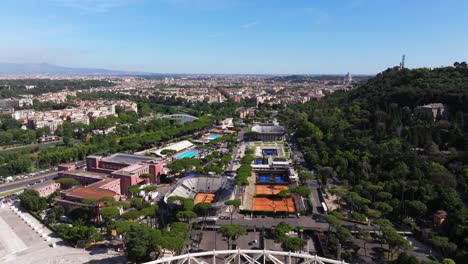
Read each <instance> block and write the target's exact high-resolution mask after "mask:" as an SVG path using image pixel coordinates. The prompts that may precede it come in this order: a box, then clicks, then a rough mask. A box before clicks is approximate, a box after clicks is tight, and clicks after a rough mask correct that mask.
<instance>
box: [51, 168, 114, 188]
mask: <svg viewBox="0 0 468 264" xmlns="http://www.w3.org/2000/svg"><path fill="white" fill-rule="evenodd" d="M107 177H108V174H106V173H98V172H92V171H82V170H61V169H60V167H59V171H58V178H72V179H75V180H77V181H78V182H79V183H80V184H81V185H84V186H86V185H90V184H93V183H96V182H99V181H102V180H104V179H106V178H107Z"/></svg>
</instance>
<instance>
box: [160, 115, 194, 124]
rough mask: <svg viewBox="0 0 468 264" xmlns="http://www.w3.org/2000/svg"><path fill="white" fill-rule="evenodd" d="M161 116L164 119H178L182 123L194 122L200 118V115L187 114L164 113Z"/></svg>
mask: <svg viewBox="0 0 468 264" xmlns="http://www.w3.org/2000/svg"><path fill="white" fill-rule="evenodd" d="M159 118H162V119H169V120H177V121H179V122H181V123H187V122H192V121H195V120H197V119H198V117H195V116H191V115H187V114H173V115H163V116H161V117H159Z"/></svg>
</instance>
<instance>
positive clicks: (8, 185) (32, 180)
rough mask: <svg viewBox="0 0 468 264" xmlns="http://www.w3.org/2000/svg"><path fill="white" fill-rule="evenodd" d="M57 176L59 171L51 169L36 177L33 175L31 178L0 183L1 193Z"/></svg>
mask: <svg viewBox="0 0 468 264" xmlns="http://www.w3.org/2000/svg"><path fill="white" fill-rule="evenodd" d="M55 176H57V172H56V171H50V172H46V173H44V174H41V175H38V176H35V177H31V178H29V179H24V180H19V181H13V182H9V183H4V184H0V193H2V192H7V191H11V190H15V189H19V188H26V187H28V184H31V183H35V182H37V181H40V180H42V179H44V180H48V179H52V178H54V177H55Z"/></svg>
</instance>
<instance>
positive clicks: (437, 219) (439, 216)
mask: <svg viewBox="0 0 468 264" xmlns="http://www.w3.org/2000/svg"><path fill="white" fill-rule="evenodd" d="M445 219H447V212H446V211H444V210H438V211H436V212H435V213H434V216H433V220H434V224H436V225H442V224H443V223H444V222H445Z"/></svg>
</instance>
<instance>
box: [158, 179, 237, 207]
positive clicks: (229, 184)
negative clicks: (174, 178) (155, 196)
mask: <svg viewBox="0 0 468 264" xmlns="http://www.w3.org/2000/svg"><path fill="white" fill-rule="evenodd" d="M234 191H235V184H234V181H233V180H230V179H228V178H224V177H219V176H214V177H209V176H200V177H185V178H182V179H180V180H179V181H178V182H177V183H176V184H175V185H174V187H173V188H172V189H171V190H170V191H169V192H168V193H167V194H166V196H165V197H164V202H166V203H167V201H168V200H167V199H168V198H169V197H171V196H180V197H184V198H192V199H194V198H195V197H196V196H197V194H204V195H207V194H214V198H213V197H212V196H210V197H211V198H213V199H212V200H211V207H212V208H213V209H214V211H216V210H219V209H221V208H223V207H224V206H225V205H224V201H227V200H231V199H234V193H235V192H234Z"/></svg>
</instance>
